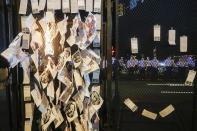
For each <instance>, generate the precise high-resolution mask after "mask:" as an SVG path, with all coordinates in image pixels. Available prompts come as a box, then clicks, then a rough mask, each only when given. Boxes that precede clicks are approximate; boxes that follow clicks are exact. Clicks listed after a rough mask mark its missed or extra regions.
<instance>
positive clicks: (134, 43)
mask: <svg viewBox="0 0 197 131" xmlns="http://www.w3.org/2000/svg"><path fill="white" fill-rule="evenodd" d="M131 53H132V54H136V53H138V39H137V38H135V37H133V38H131Z"/></svg>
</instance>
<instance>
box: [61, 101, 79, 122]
mask: <svg viewBox="0 0 197 131" xmlns="http://www.w3.org/2000/svg"><path fill="white" fill-rule="evenodd" d="M64 110H65V113H66V117H67V120H68V121H69V122H71V121H73V120H74V119H75V118H77V117H78V113H77V107H76V103H75V102H73V101H69V102H68V104H67V105H66V107H65V108H64Z"/></svg>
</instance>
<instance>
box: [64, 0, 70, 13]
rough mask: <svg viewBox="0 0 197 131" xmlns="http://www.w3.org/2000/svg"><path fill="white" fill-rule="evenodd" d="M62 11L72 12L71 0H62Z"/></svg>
mask: <svg viewBox="0 0 197 131" xmlns="http://www.w3.org/2000/svg"><path fill="white" fill-rule="evenodd" d="M62 12H63V13H69V12H70V0H62Z"/></svg>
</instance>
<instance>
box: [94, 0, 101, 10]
mask: <svg viewBox="0 0 197 131" xmlns="http://www.w3.org/2000/svg"><path fill="white" fill-rule="evenodd" d="M94 12H98V13H99V12H101V0H94Z"/></svg>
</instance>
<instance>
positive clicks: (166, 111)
mask: <svg viewBox="0 0 197 131" xmlns="http://www.w3.org/2000/svg"><path fill="white" fill-rule="evenodd" d="M174 110H175V109H174V107H173V106H172V105H169V106H168V107H166V108H165V109H163V110H162V111H160V112H159V114H160V116H161V117H166V116H168V115H169V114H171V113H172V112H173V111H174Z"/></svg>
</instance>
